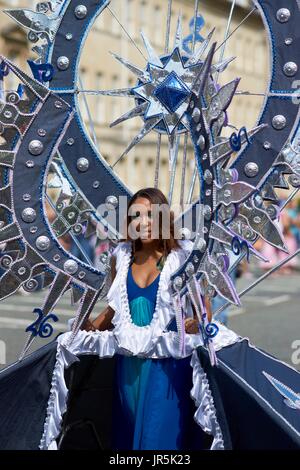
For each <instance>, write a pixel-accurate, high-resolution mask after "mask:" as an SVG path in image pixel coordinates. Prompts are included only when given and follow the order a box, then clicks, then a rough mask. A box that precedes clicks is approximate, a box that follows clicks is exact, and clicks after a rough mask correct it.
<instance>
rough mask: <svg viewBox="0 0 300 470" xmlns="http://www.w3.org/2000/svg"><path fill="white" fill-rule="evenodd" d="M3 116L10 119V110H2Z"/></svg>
mask: <svg viewBox="0 0 300 470" xmlns="http://www.w3.org/2000/svg"><path fill="white" fill-rule="evenodd" d="M4 117H6V119H10V118H11V117H12V112H11V111H9V110H6V111H4Z"/></svg>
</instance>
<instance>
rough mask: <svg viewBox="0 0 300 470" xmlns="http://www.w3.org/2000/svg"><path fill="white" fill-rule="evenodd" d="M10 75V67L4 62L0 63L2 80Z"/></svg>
mask: <svg viewBox="0 0 300 470" xmlns="http://www.w3.org/2000/svg"><path fill="white" fill-rule="evenodd" d="M8 74H9V67H8V65H7V63H6V62H4V60H2V61H1V62H0V80H3V79H4V77H6V76H7V75H8Z"/></svg>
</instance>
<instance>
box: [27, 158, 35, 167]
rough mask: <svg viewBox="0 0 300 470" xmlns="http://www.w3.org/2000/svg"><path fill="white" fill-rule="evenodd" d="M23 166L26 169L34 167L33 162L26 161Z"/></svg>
mask: <svg viewBox="0 0 300 470" xmlns="http://www.w3.org/2000/svg"><path fill="white" fill-rule="evenodd" d="M25 165H26V166H27V168H33V167H34V161H33V160H27V162H26V163H25Z"/></svg>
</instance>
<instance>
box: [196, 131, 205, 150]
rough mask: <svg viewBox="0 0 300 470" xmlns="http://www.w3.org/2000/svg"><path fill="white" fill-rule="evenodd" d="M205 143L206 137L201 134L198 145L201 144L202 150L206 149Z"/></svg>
mask: <svg viewBox="0 0 300 470" xmlns="http://www.w3.org/2000/svg"><path fill="white" fill-rule="evenodd" d="M205 143H206V142H205V138H204V136H203V135H202V134H201V135H200V136H199V139H198V141H197V145H199V147H200V149H201V150H204V149H205Z"/></svg>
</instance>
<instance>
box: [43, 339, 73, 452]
mask: <svg viewBox="0 0 300 470" xmlns="http://www.w3.org/2000/svg"><path fill="white" fill-rule="evenodd" d="M76 361H79V359H78V358H77V357H76V356H74V355H73V354H71V353H70V352H69V351H68V350H67V349H65V348H64V346H62V345H61V344H59V342H58V344H57V352H56V363H55V367H54V371H53V375H52V383H51V389H50V397H49V400H48V406H47V414H46V420H45V424H44V432H43V435H42V438H41V441H40V445H39V448H40V450H57V445H56V438H57V436H58V435H59V433H60V430H61V422H62V416H63V414H64V413H65V411H66V409H67V398H68V389H67V386H66V382H65V376H64V373H65V368H68V367H69V366H70V365H71V364H73V363H74V362H76Z"/></svg>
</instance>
